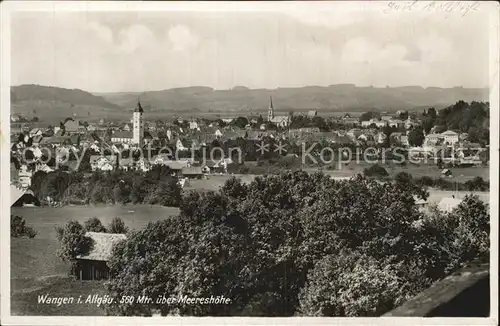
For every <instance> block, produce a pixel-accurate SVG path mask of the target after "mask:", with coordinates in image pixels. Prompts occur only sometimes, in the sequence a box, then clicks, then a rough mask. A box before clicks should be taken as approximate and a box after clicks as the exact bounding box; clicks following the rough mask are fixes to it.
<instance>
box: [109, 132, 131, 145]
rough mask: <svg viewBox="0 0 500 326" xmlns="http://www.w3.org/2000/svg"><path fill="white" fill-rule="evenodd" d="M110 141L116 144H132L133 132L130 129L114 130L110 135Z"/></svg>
mask: <svg viewBox="0 0 500 326" xmlns="http://www.w3.org/2000/svg"><path fill="white" fill-rule="evenodd" d="M111 142H112V143H116V144H132V143H133V142H134V134H133V132H132V131H116V132H114V133H113V134H112V135H111Z"/></svg>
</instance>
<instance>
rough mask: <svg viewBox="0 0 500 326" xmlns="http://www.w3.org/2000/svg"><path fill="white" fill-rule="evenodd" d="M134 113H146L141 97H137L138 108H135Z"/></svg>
mask: <svg viewBox="0 0 500 326" xmlns="http://www.w3.org/2000/svg"><path fill="white" fill-rule="evenodd" d="M134 112H140V113H144V109H143V108H142V105H141V101H140V99H139V96H138V97H137V106H136V107H135V110H134Z"/></svg>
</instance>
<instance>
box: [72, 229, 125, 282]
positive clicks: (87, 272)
mask: <svg viewBox="0 0 500 326" xmlns="http://www.w3.org/2000/svg"><path fill="white" fill-rule="evenodd" d="M85 235H86V236H88V237H90V238H91V239H92V240H93V242H94V244H93V247H92V249H91V250H90V252H89V253H87V254H86V255H80V256H78V257H77V266H76V269H75V275H76V276H77V277H78V279H79V280H106V279H108V278H109V267H108V265H107V262H108V261H109V260H110V258H111V253H112V250H113V246H114V245H116V244H117V243H119V242H120V241H122V240H125V239H126V236H125V234H117V233H101V232H87V233H86V234H85Z"/></svg>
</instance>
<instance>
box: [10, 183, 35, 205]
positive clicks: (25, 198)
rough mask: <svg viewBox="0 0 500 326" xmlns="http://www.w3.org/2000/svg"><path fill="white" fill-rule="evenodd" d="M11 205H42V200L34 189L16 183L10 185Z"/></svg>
mask: <svg viewBox="0 0 500 326" xmlns="http://www.w3.org/2000/svg"><path fill="white" fill-rule="evenodd" d="M10 203H11V205H10V206H11V207H21V206H40V201H39V200H38V199H37V198H36V197H35V194H34V193H33V191H32V190H26V189H23V188H20V187H17V186H15V185H11V186H10Z"/></svg>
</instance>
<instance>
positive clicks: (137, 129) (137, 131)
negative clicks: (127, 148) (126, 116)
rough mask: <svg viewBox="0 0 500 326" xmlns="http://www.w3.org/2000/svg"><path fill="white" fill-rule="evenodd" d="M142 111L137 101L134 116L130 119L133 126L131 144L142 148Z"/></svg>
mask: <svg viewBox="0 0 500 326" xmlns="http://www.w3.org/2000/svg"><path fill="white" fill-rule="evenodd" d="M143 114H144V110H143V109H142V106H141V102H140V101H139V99H137V106H136V107H135V110H134V116H133V118H132V120H133V124H134V131H133V137H134V138H133V143H134V144H135V145H139V147H142V145H144V118H143Z"/></svg>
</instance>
